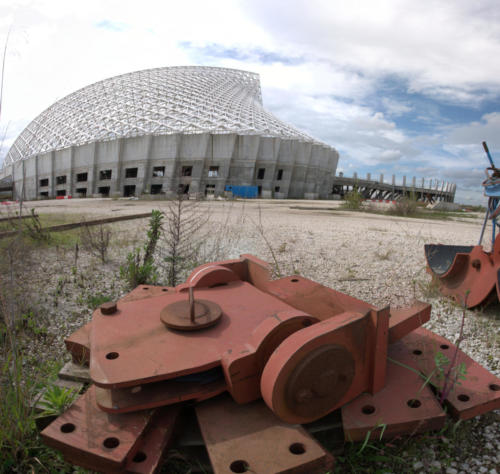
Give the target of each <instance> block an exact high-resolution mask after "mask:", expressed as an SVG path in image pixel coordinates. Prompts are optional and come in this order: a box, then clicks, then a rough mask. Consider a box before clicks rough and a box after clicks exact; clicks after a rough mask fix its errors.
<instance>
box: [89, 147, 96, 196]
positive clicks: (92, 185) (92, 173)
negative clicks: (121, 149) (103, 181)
mask: <svg viewBox="0 0 500 474" xmlns="http://www.w3.org/2000/svg"><path fill="white" fill-rule="evenodd" d="M96 181H97V142H94V146H93V147H92V165H91V168H90V169H89V174H88V176H87V196H92V195H94V194H96V193H97V189H96Z"/></svg>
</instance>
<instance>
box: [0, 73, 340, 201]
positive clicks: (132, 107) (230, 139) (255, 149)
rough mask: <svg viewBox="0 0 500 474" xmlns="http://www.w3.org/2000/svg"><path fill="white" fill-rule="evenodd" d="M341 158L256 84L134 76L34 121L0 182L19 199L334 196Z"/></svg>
mask: <svg viewBox="0 0 500 474" xmlns="http://www.w3.org/2000/svg"><path fill="white" fill-rule="evenodd" d="M337 162H338V153H337V151H336V150H335V149H334V148H333V147H331V146H329V145H326V144H324V143H321V142H319V141H317V140H314V139H313V138H311V137H309V136H308V135H306V134H305V133H302V132H300V131H299V130H297V129H295V128H294V127H292V126H291V125H288V124H286V123H284V122H282V121H281V120H279V119H278V118H276V117H275V116H274V115H273V114H271V113H269V112H268V111H266V110H265V109H264V107H263V104H262V96H261V89H260V81H259V76H258V75H257V74H254V73H250V72H246V71H239V70H234V69H224V68H215V67H197V66H192V67H191V66H190V67H166V68H158V69H148V70H144V71H137V72H132V73H129V74H124V75H121V76H116V77H112V78H110V79H106V80H103V81H100V82H97V83H95V84H92V85H90V86H87V87H84V88H83V89H80V90H78V91H76V92H74V93H72V94H70V95H68V96H66V97H65V98H63V99H61V100H59V101H58V102H56V103H55V104H53V105H52V106H50V107H49V108H48V109H46V110H45V111H44V112H42V113H41V114H40V115H39V116H38V117H36V118H35V119H34V120H33V121H32V122H31V123H30V124H29V125H28V126H27V127H26V128H25V129H24V130H23V132H22V133H21V134H20V135H19V137H18V138H17V139H16V141H15V142H14V144H13V145H12V147H11V148H10V150H9V152H8V154H7V156H6V159H5V161H4V166H3V168H2V169H1V170H0V179H5V178H7V179H8V177H10V178H11V180H12V182H13V183H14V195H15V197H23V198H24V199H36V198H43V197H49V198H51V197H56V196H67V195H72V196H87V197H89V196H131V195H136V196H139V195H141V194H165V195H167V196H169V195H173V194H175V193H177V192H179V191H181V192H185V193H202V194H215V195H220V194H223V193H224V190H225V188H226V186H228V185H230V186H257V187H258V192H259V194H260V196H262V197H276V198H309V199H317V198H323V199H324V198H328V197H330V196H331V193H332V187H333V186H332V180H333V178H334V176H335V171H336V167H337Z"/></svg>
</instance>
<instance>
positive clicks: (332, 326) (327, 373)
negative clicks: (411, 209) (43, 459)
mask: <svg viewBox="0 0 500 474" xmlns="http://www.w3.org/2000/svg"><path fill="white" fill-rule="evenodd" d="M499 242H500V241H499ZM499 245H500V244H499ZM497 250H498V253H499V258H500V248H499V249H497ZM473 252H474V249H473V250H472V252H471V254H472V253H473ZM467 258H469V256H468V257H467ZM481 258H482V257H478V258H477V259H475V260H478V261H479V264H478V263H477V262H474V261H471V265H472V268H473V269H474V270H475V271H480V270H481V268H484V267H485V265H484V264H483V263H482V260H481ZM465 260H467V259H465ZM465 260H464V261H465ZM450 266H451V268H450V269H449V270H448V272H451V271H452V270H453V264H451V265H450ZM468 275H469V277H470V273H468ZM496 281H497V280H495V283H496ZM194 292H195V294H194ZM207 302H209V303H210V304H213V305H214V306H213V309H209V310H208V313H210V318H208V319H212V315H215V318H214V321H215V322H216V323H217V324H215V325H212V326H209V327H208V326H207V327H202V326H204V324H203V321H202V320H203V317H204V316H203V315H202V314H201V313H204V314H205V315H206V314H207ZM197 303H198V305H199V307H198V308H197V306H196V304H197ZM430 312H431V307H430V305H428V304H426V303H422V302H416V303H415V304H414V305H413V306H411V307H408V308H398V309H391V308H390V307H386V308H381V309H377V308H375V307H373V306H372V305H370V304H369V303H366V302H363V301H361V300H358V299H356V298H353V297H351V296H348V295H345V294H343V293H340V292H337V291H335V290H332V289H330V288H327V287H325V286H322V285H320V284H318V283H316V282H313V281H311V280H308V279H306V278H303V277H299V276H295V275H294V276H292V277H285V278H281V279H279V280H274V281H272V280H271V279H270V271H269V267H268V265H267V264H266V263H265V262H262V261H260V260H258V259H257V258H255V257H252V256H248V255H247V256H243V257H242V258H241V259H238V260H229V261H225V262H217V263H215V264H207V265H202V266H201V267H199V268H197V269H195V271H194V272H193V273H192V274H191V275H190V277H189V278H188V280H187V281H186V283H184V284H181V285H179V286H177V287H175V288H170V287H157V286H149V285H142V286H140V287H138V288H136V289H135V290H133V291H132V292H131V293H129V294H128V295H127V296H125V297H124V298H122V299H120V300H118V301H117V302H116V303H111V304H106V305H104V306H101V307H100V308H98V309H97V310H96V311H95V312H94V315H93V319H92V322H91V323H90V324H88V325H87V326H85V327H84V328H82V329H81V330H79V331H77V332H76V333H74V334H73V335H71V336H70V337H69V338H68V339H67V340H66V345H67V348H68V350H69V351H70V352H71V353H72V355H73V358H74V359H80V360H79V361H80V362H81V361H83V362H85V360H89V361H90V377H91V379H92V381H93V382H94V383H95V386H93V387H91V389H90V390H89V391H88V392H87V393H86V394H85V395H84V396H82V397H81V398H80V399H79V400H78V401H77V402H76V403H75V404H74V405H73V406H72V407H71V408H70V409H69V410H68V412H67V413H65V414H64V415H62V416H61V417H59V418H58V419H57V420H56V421H55V422H54V423H53V424H52V425H50V426H49V427H48V428H47V429H46V430H45V431H44V432H43V434H42V435H43V437H44V439H45V440H46V441H47V443H48V444H50V445H52V446H54V447H56V448H58V449H60V450H61V451H62V452H63V454H64V455H65V457H67V458H68V459H69V460H71V461H72V462H74V463H77V464H79V465H82V466H84V467H89V468H91V469H96V470H99V471H105V472H124V471H125V472H154V470H155V469H156V468H157V466H158V465H159V463H160V459H161V456H162V453H163V451H164V449H165V447H166V446H167V444H168V440H169V439H170V437H171V434H172V430H173V422H171V421H168V420H170V418H169V417H170V416H172V417H174V418H175V416H174V415H175V414H176V413H177V412H175V410H174V409H172V410H174V411H171V412H170V411H169V408H168V407H167V408H160V407H163V406H166V405H173V406H174V407H176V406H178V403H179V402H182V401H188V400H191V401H193V402H201V401H203V400H206V399H209V398H211V399H212V400H207V401H206V402H203V403H199V404H198V405H197V408H196V409H197V413H198V419H199V422H200V427H201V429H202V432H203V436H204V438H205V441H206V444H207V449H208V452H209V454H210V458H211V461H212V464H213V466H214V469H215V472H221V473H222V472H246V471H249V472H265V473H267V472H294V473H295V472H304V473H306V472H307V473H309V472H311V473H312V472H323V471H326V470H328V469H329V468H330V467H331V464H332V459H331V456H329V455H328V454H327V453H325V451H324V450H323V449H322V448H321V447H320V446H319V445H318V444H317V443H316V442H315V441H313V440H312V439H311V438H310V437H309V436H308V435H307V433H306V432H305V431H304V430H303V429H302V428H300V427H299V426H297V425H296V424H298V423H301V424H302V423H308V422H311V421H314V420H318V419H320V418H322V417H324V416H325V415H327V414H328V413H331V412H332V411H335V412H336V413H338V412H339V410H338V409H341V410H342V418H343V423H344V429H345V435H346V438H347V439H353V440H359V439H365V438H366V436H367V435H368V436H379V435H380V431H377V427H378V428H379V429H380V427H383V429H384V430H385V431H384V435H385V436H386V437H387V436H396V435H400V434H404V433H414V432H418V431H422V430H430V429H438V428H440V427H441V426H442V425H443V422H444V416H445V415H444V412H443V410H442V408H441V406H440V404H439V401H440V400H438V399H437V398H436V396H435V395H434V393H433V391H432V390H431V388H430V384H433V385H434V386H435V387H437V392H438V396H439V391H440V390H444V391H446V390H445V389H443V388H442V387H440V385H439V384H440V383H441V382H442V380H440V379H439V377H438V375H439V374H441V375H443V374H446V373H447V371H448V366H447V365H446V364H444V365H443V364H442V366H440V367H439V368H438V369H439V370H436V369H437V367H436V362H435V361H436V354H437V353H438V352H441V353H443V354H444V355H447V357H448V359H449V360H450V361H451V362H450V363H451V364H452V365H453V366H457V367H458V366H460V367H461V366H462V365H463V366H464V367H465V368H466V370H467V373H466V377H465V379H464V380H460V384H456V385H455V386H454V387H453V390H451V391H450V390H448V391H449V393H447V396H446V404H447V405H448V407H449V410H450V412H451V413H452V414H453V415H454V416H455V417H457V418H469V417H472V416H475V415H477V414H480V413H484V412H486V411H489V410H492V409H495V408H499V407H500V380H499V379H498V378H497V377H495V376H493V375H492V374H490V373H489V372H488V371H486V370H485V369H483V368H482V367H480V366H479V365H478V364H476V363H475V362H474V361H472V359H470V358H468V357H467V356H466V355H465V354H463V353H462V352H461V351H455V348H454V346H453V345H452V344H451V343H449V341H446V340H445V339H443V338H440V337H439V336H437V335H435V334H433V333H432V332H430V331H428V330H424V329H422V328H420V326H421V325H422V324H423V323H425V322H427V321H428V320H429V318H430ZM172 315H173V316H174V318H173V319H172ZM179 317H180V326H177V327H176V324H177V323H178V321H177V323H176V321H174V320H175V319H176V318H177V319H179ZM214 321H210V323H213V322H214ZM172 323H173V324H172ZM193 328H196V329H198V330H197V331H191V329H193ZM186 329H189V330H188V331H186ZM455 354H456V357H455ZM441 360H443V359H442V358H441ZM450 373H451V374H454V373H455V372H453V371H451V372H450ZM424 379H428V381H427V382H425V380H424ZM224 391H227V392H229V393H228V394H226V395H222V396H219V397H216V396H217V395H220V394H221V393H222V392H224ZM214 397H216V398H214ZM260 398H263V399H264V401H262V400H259V399H260ZM176 404H177V405H176ZM266 404H267V406H266ZM153 409H155V411H152V410H153ZM164 410H165V411H164ZM163 416H165V417H166V418H165V420H167V421H165V423H164V422H163V421H161V420H163V418H162V417H163ZM330 416H333V415H330ZM287 423H294V424H295V425H294V426H291V425H288V424H287ZM318 423H320V424H321V422H318ZM165 424H166V428H165Z"/></svg>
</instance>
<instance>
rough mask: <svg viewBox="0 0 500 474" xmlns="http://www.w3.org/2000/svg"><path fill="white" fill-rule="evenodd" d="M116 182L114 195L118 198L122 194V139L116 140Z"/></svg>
mask: <svg viewBox="0 0 500 474" xmlns="http://www.w3.org/2000/svg"><path fill="white" fill-rule="evenodd" d="M116 174H117V176H116V181H115V193H117V194H119V195H120V196H121V195H122V194H123V191H122V182H123V176H122V175H123V138H119V139H118V159H117V160H116Z"/></svg>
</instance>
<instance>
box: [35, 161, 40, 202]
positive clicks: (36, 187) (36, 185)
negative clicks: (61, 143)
mask: <svg viewBox="0 0 500 474" xmlns="http://www.w3.org/2000/svg"><path fill="white" fill-rule="evenodd" d="M39 185H40V183H39V180H38V155H35V199H38V187H39Z"/></svg>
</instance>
